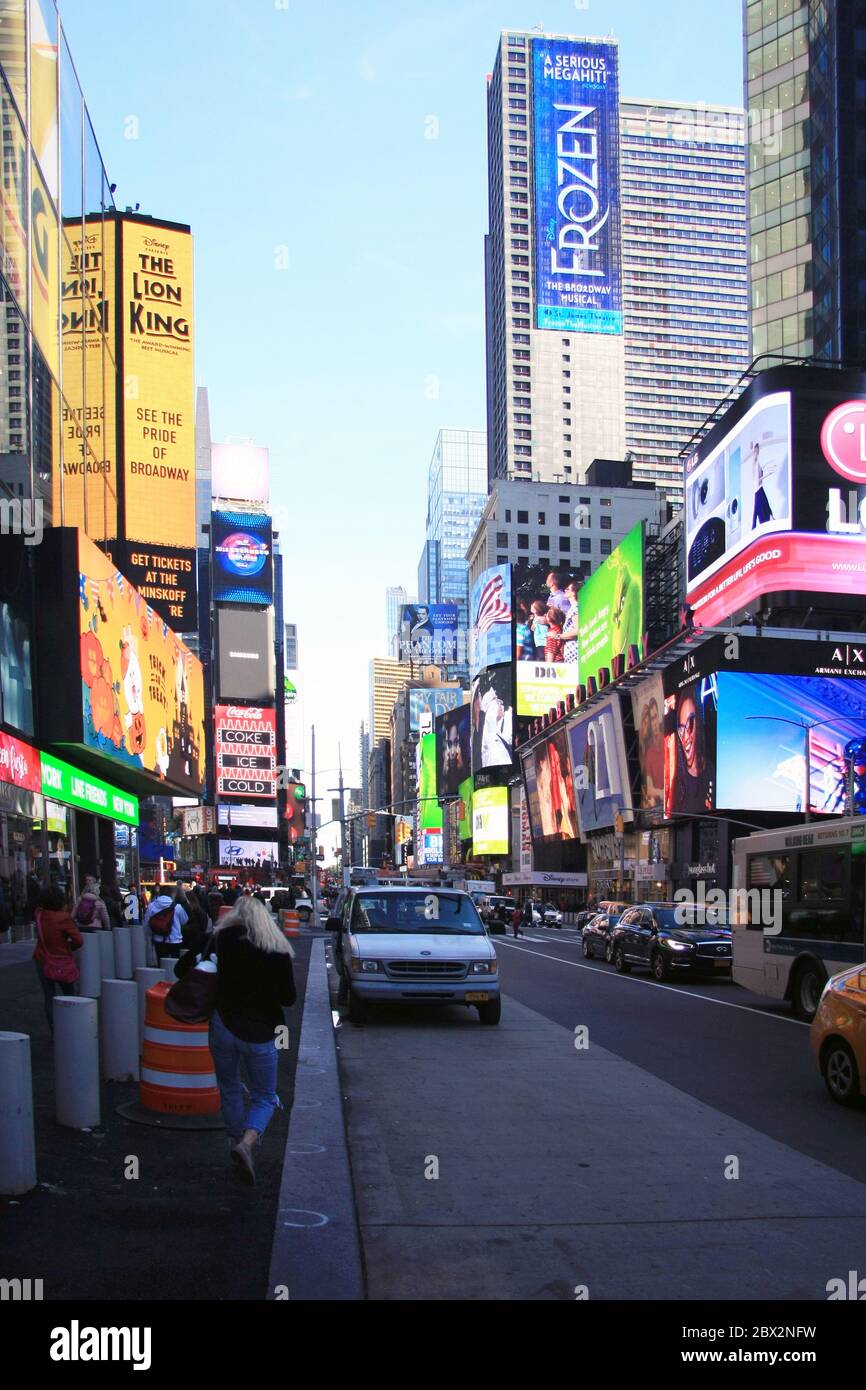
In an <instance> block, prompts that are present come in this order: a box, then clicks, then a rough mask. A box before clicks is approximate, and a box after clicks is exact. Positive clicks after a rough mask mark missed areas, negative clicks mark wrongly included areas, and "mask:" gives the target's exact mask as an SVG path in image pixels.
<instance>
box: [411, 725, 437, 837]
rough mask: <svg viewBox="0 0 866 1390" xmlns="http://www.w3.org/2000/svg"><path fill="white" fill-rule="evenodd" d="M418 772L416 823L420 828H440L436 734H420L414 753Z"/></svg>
mask: <svg viewBox="0 0 866 1390" xmlns="http://www.w3.org/2000/svg"><path fill="white" fill-rule="evenodd" d="M415 758H416V771H417V774H418V777H417V780H418V824H419V826H420V828H421V829H422V830H439V831H441V829H442V807H441V806H440V805H439V802H438V799H437V796H436V735H435V734H432V733H431V734H422V735H421V737H420V738H419V740H418V748H417V751H416V754H415Z"/></svg>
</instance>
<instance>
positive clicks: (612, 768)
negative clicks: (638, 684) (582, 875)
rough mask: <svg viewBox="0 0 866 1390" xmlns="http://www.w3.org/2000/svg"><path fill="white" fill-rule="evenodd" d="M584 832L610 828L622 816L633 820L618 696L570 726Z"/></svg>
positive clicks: (579, 811) (577, 796)
mask: <svg viewBox="0 0 866 1390" xmlns="http://www.w3.org/2000/svg"><path fill="white" fill-rule="evenodd" d="M568 737H569V742H570V745H571V764H572V771H573V773H574V779H575V791H576V799H577V818H578V824H579V826H580V833H581V836H582V837H585V836H586V834H587V832H588V831H591V830H603V829H609V828H610V827H611V826H613V825H615V823H616V818H617V816H618V815H622V816H623V817H624V818H625V819H626V820H631V819H632V818H633V810H632V799H631V787H630V784H629V777H628V762H627V760H626V751H625V734H624V731H623V724H622V710H621V709H620V704H619V698H618V696H615V695H614V696H611V698H610V699H609V700H602V701H600V702H599V703H598V704H597V705H593V707H592V710H591V711H590V712H589V713H587V714H585V715H583V716H582V717H581V718H580V719H578V720H576V721H575V723H573V724H571V725H570V726H569V730H568Z"/></svg>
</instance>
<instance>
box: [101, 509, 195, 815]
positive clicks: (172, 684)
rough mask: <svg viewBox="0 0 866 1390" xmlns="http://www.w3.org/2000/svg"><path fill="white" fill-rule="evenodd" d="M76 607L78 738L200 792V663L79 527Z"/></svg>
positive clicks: (175, 784)
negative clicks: (81, 716)
mask: <svg viewBox="0 0 866 1390" xmlns="http://www.w3.org/2000/svg"><path fill="white" fill-rule="evenodd" d="M77 537H78V565H79V574H78V612H79V629H78V630H79V633H80V670H81V692H82V704H83V711H84V731H83V742H84V743H85V744H86V745H87V746H88V747H89V748H92V749H93V750H94V751H95V752H98V753H101V754H103V755H104V756H105V757H107V758H110V759H112V760H114V761H116V762H121V763H125V764H127V765H128V766H129V767H131V768H137V769H140V770H143V771H145V772H149V773H152V774H154V775H155V776H157V777H159V778H160V779H161V780H163V781H165V782H166V783H168V784H169V785H170V786H172V787H176V788H177V789H178V790H180V791H187V792H191V793H193V794H194V795H200V794H201V789H202V780H203V776H204V673H203V671H202V665H201V662H200V661H198V660H197V659H196V657H194V656H193V655H192V653H191V652H190V651H189V649H188V648H187V646H186V645H185V644H184V643H183V642H182V641H181V639H180V638H179V637H178V636H176V634H175V633H174V632H173V631H172V630H171V628H170V627H169V626H168V624H167V623H166V622H164V620H163V619H162V618H161V617H160V616H159V614H157V613H155V612H154V610H153V609H152V608H151V607H150V605H149V604H148V603H146V602H145V600H144V599H143V598H142V596H141V594H140V593H139V592H138V590H137V589H134V588H133V587H132V585H131V584H130V583H129V581H128V580H127V579H126V578H125V577H124V576H123V575H122V574H121V573H120V571H119V570H117V569H116V568H115V566H114V565H113V564H112V563H111V560H110V559H109V558H108V556H107V555H105V554H104V553H103V552H102V551H101V550H99V549H98V548H97V546H95V545H94V544H93V542H92V541H90V540H88V539H87V537H86V536H85V535H84V533H83V532H82V531H79V532H77Z"/></svg>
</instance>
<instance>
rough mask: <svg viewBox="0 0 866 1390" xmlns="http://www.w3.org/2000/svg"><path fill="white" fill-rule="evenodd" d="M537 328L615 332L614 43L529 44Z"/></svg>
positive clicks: (618, 293) (618, 303)
mask: <svg viewBox="0 0 866 1390" xmlns="http://www.w3.org/2000/svg"><path fill="white" fill-rule="evenodd" d="M532 94H533V134H534V141H535V245H536V264H535V282H536V326H537V327H538V328H551V329H557V330H559V331H566V332H575V333H616V334H621V333H622V286H621V276H620V247H619V237H620V227H619V220H620V208H619V201H620V199H619V70H618V49H617V45H616V44H615V43H610V42H604V43H602V42H596V41H594V40H592V39H579V40H568V39H549V38H537V39H533V41H532Z"/></svg>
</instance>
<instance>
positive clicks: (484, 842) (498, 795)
mask: <svg viewBox="0 0 866 1390" xmlns="http://www.w3.org/2000/svg"><path fill="white" fill-rule="evenodd" d="M510 831H511V812H510V810H509V806H508V788H507V787H482V788H479V789H478V791H476V792H475V794H474V796H473V798H472V853H473V854H498V855H504V854H508V850H509V839H510Z"/></svg>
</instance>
